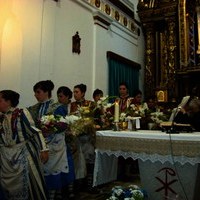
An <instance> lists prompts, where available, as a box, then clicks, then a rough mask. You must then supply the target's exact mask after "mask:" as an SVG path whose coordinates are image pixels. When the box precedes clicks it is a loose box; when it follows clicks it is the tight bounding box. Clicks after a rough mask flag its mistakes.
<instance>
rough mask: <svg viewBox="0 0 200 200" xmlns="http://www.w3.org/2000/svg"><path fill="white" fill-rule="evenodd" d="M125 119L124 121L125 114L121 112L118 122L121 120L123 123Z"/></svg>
mask: <svg viewBox="0 0 200 200" xmlns="http://www.w3.org/2000/svg"><path fill="white" fill-rule="evenodd" d="M125 119H126V113H124V112H122V113H121V114H120V120H121V121H124V120H125Z"/></svg>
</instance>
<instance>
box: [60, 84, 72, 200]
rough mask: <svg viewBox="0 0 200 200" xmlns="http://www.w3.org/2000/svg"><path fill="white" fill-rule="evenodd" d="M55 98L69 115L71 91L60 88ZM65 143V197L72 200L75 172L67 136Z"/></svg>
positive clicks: (64, 87) (70, 145) (63, 87)
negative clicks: (66, 169) (66, 183)
mask: <svg viewBox="0 0 200 200" xmlns="http://www.w3.org/2000/svg"><path fill="white" fill-rule="evenodd" d="M57 98H58V102H59V103H60V104H61V105H62V107H63V108H64V110H65V111H66V115H69V113H70V107H71V98H72V91H71V90H70V89H69V88H68V87H66V86H61V87H59V88H58V90H57ZM68 124H70V123H68ZM65 141H66V145H67V158H68V163H69V173H68V178H67V180H68V185H67V196H68V199H72V198H74V196H75V195H74V180H75V171H74V161H73V157H72V151H73V145H72V144H71V143H72V142H71V141H70V137H69V136H68V135H66V138H65Z"/></svg>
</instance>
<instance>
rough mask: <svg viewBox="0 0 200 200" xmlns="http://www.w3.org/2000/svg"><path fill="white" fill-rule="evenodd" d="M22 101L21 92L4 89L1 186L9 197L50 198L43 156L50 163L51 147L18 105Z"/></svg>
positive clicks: (19, 199) (26, 199) (0, 129)
mask: <svg viewBox="0 0 200 200" xmlns="http://www.w3.org/2000/svg"><path fill="white" fill-rule="evenodd" d="M18 103H19V94H18V93H16V92H14V91H11V90H3V91H1V92H0V112H2V113H1V114H0V174H1V178H0V188H1V190H2V192H3V196H4V197H3V198H5V199H7V200H35V199H37V200H46V199H47V196H46V194H47V192H46V189H45V182H44V177H43V169H42V163H41V160H40V157H41V159H42V161H43V162H46V161H47V159H48V153H47V152H48V150H47V148H46V144H45V140H44V137H43V135H42V133H41V132H40V131H39V130H38V129H36V128H34V127H33V126H32V125H33V124H34V122H33V120H32V119H31V116H30V114H29V112H28V111H27V110H26V109H23V110H22V109H19V108H16V106H17V105H18Z"/></svg>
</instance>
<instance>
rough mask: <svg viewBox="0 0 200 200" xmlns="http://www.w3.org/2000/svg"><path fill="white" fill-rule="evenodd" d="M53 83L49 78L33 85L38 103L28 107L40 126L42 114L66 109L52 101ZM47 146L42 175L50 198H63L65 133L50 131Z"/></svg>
mask: <svg viewBox="0 0 200 200" xmlns="http://www.w3.org/2000/svg"><path fill="white" fill-rule="evenodd" d="M53 88H54V84H53V82H52V81H50V80H46V81H40V82H38V83H36V84H35V85H34V87H33V90H34V92H35V97H36V99H37V101H38V103H37V104H36V105H34V106H31V107H29V111H30V113H31V114H32V116H33V119H34V120H35V122H36V124H37V125H38V127H39V128H40V123H39V122H40V119H41V117H42V116H43V115H50V114H54V115H61V116H66V110H65V109H64V108H63V106H61V105H60V104H59V103H54V101H53V99H51V93H52V90H53ZM46 141H47V144H48V148H49V160H48V162H47V163H45V164H44V166H43V167H44V175H45V180H46V183H47V187H48V190H49V194H50V200H51V199H52V200H53V199H55V198H56V199H59V198H60V199H64V198H65V197H62V195H63V194H64V193H62V189H64V188H65V187H66V186H67V184H68V173H69V166H68V159H67V146H66V143H65V133H64V132H62V133H56V134H55V133H52V134H50V135H49V136H47V137H46Z"/></svg>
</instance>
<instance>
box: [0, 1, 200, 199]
mask: <svg viewBox="0 0 200 200" xmlns="http://www.w3.org/2000/svg"><path fill="white" fill-rule="evenodd" d="M199 77H200V0H28V1H27V0H6V1H5V0H0V98H1V91H3V90H13V91H16V92H17V93H19V94H20V101H19V107H20V108H23V109H25V108H27V109H28V110H29V108H30V106H31V105H33V104H36V103H37V101H36V99H37V97H36V93H35V92H36V91H37V90H36V89H35V86H36V85H35V84H36V83H37V82H38V83H39V82H40V81H43V80H44V81H46V80H50V81H52V82H53V83H54V90H52V98H53V99H57V94H58V93H57V92H56V91H57V89H58V88H59V87H61V86H67V87H69V88H70V89H71V90H72V93H73V95H72V102H73V101H75V100H76V98H75V96H74V95H75V88H76V86H78V84H85V85H86V86H87V89H85V91H84V95H85V96H84V98H85V99H87V100H88V102H89V101H93V97H94V93H93V92H94V91H95V90H96V89H100V90H101V91H102V96H101V97H103V96H106V97H116V96H119V93H120V92H119V89H120V87H121V85H123V86H125V87H126V89H128V95H129V96H128V97H133V98H130V99H128V100H130V102H128V101H127V99H126V106H127V108H128V106H129V107H131V105H132V102H134V98H135V97H136V95H138V94H139V95H141V101H142V102H149V104H148V103H147V104H148V106H149V108H150V106H151V105H150V103H151V102H150V101H151V100H152V101H155V102H156V104H157V106H158V107H159V111H157V110H156V111H155V113H156V112H159V113H161V112H163V113H164V112H166V113H167V112H168V111H169V110H170V112H171V113H172V114H171V113H170V115H171V117H170V118H169V117H168V121H170V125H166V126H167V127H168V129H167V128H166V127H165V126H164V125H163V127H164V128H163V127H162V131H161V128H160V126H159V128H158V126H156V128H155V123H154V124H153V125H152V123H149V122H148V123H147V122H145V123H144V121H143V120H142V117H143V115H142V114H144V113H142V112H143V111H141V110H140V111H139V112H140V114H141V113H142V114H141V116H139V118H138V115H135V113H134V114H133V115H132V116H131V117H132V118H127V121H126V122H127V124H126V125H127V127H126V128H127V129H128V130H129V132H130V133H127V137H126V138H125V136H124V134H125V133H124V132H125V131H124V130H125V128H123V125H122V123H120V124H119V118H120V116H119V112H122V110H120V111H119V110H117V109H121V107H120V108H118V107H117V106H121V104H120V103H119V102H120V100H119V102H117V103H119V104H120V105H118V104H117V103H116V102H114V103H113V102H112V103H113V105H114V106H113V109H110V110H109V111H110V112H111V113H112V114H113V116H112V117H113V121H112V123H110V124H112V134H113V135H112V134H111V133H108V127H107V126H105V127H104V126H103V125H102V124H101V125H100V126H98V128H97V130H96V131H97V132H98V135H96V136H95V137H96V139H98V140H99V141H97V143H96V144H95V145H94V146H95V148H96V149H95V153H96V154H95V155H96V157H95V164H94V163H93V168H92V169H93V170H94V174H95V177H96V178H95V179H94V177H93V179H92V181H93V187H94V188H95V190H94V191H90V192H85V191H82V190H80V191H78V189H77V191H78V192H77V193H78V196H77V195H76V194H75V195H73V197H72V198H70V197H69V195H68V197H67V198H66V199H68V200H69V199H74V200H76V199H77V200H78V199H81V200H90V199H91V200H93V199H97V200H114V199H116V200H118V199H119V200H129V199H130V200H132V198H133V197H132V198H131V197H129V198H128V197H127V198H125V196H124V198H122V197H121V196H120V195H121V194H120V195H119V196H114V197H113V198H112V197H109V194H112V195H113V193H114V192H115V190H113V189H112V188H113V187H115V186H116V185H120V184H122V185H123V187H127V186H128V185H138V186H139V187H142V188H144V191H142V192H143V196H142V197H135V198H133V199H135V200H148V199H149V200H161V199H165V200H167V199H176V200H199V199H200V194H199V192H197V191H198V189H197V186H199V184H200V183H199V181H198V180H197V179H198V178H197V177H198V175H199V174H200V170H199V167H198V166H199V162H200V159H199V157H200V156H199V152H200V151H199V150H200V149H199V148H200V147H199V146H200V145H199V142H200V137H199V136H198V134H196V132H195V131H194V129H195V128H196V129H195V130H196V131H200V104H199V98H200V78H199ZM122 83H124V84H122ZM125 83H126V84H127V85H128V87H127V85H126V84H125ZM34 85H35V86H34ZM79 86H80V85H79ZM86 90H87V92H86ZM136 91H139V93H135V92H136ZM35 97H36V99H35ZM187 97H188V98H187ZM189 98H190V100H189ZM194 98H195V101H196V99H197V100H198V102H197V104H195V105H197V106H198V109H199V110H198V115H193V114H192V115H191V116H192V118H191V119H188V118H185V116H181V118H180V119H178V120H180V121H178V120H177V121H175V117H176V116H177V114H178V113H179V111H180V110H181V109H182V108H181V106H182V107H183V104H184V109H185V110H184V112H187V109H189V108H188V107H187V106H189V103H190V102H191V101H192V100H191V99H194ZM135 99H136V98H135ZM37 100H38V99H37ZM109 100H110V99H109ZM184 100H185V101H186V100H187V102H186V103H185V102H184ZM188 102H189V103H188ZM0 104H1V103H0ZM116 104H117V106H116ZM90 105H91V104H90V103H89V106H90ZM102 105H103V104H102ZM87 106H88V105H87ZM84 107H86V106H85V105H84ZM136 107H137V106H136ZM158 107H157V108H158ZM194 107H195V106H194ZM194 107H192V108H194ZM131 108H132V109H133V107H131ZM195 108H196V107H195ZM195 108H194V109H195ZM70 109H72V104H71V107H70ZM134 109H135V108H134ZM30 110H31V109H30ZM30 110H29V111H30ZM31 111H32V110H31ZM31 111H30V113H31ZM95 111H96V110H95ZM123 111H124V110H123ZM134 111H135V110H134ZM80 112H81V111H80ZM117 112H118V114H116V113H117ZM173 112H174V113H173ZM1 113H3V114H2V116H3V115H4V112H3V111H2V110H1V108H0V135H1V134H3V132H1V131H2V130H3V129H2V127H3V125H2V124H3V122H2V121H1ZM130 113H131V112H130ZM130 113H129V114H130ZM163 113H162V114H163ZM166 113H165V114H166ZM68 114H69V112H68ZM97 114H98V113H97ZM145 114H147V113H146V111H145ZM167 114H169V113H167ZM167 114H166V115H167ZM184 114H185V113H184ZM31 115H32V114H31ZM149 116H151V117H152V115H151V114H149ZM194 116H195V117H194ZM106 117H107V116H106ZM156 117H157V116H156ZM106 119H107V118H106ZM138 119H139V120H140V125H138V124H137V123H138ZM145 119H147V117H146V118H145ZM170 119H171V120H170ZM2 120H4V118H3V117H2ZM33 120H34V119H33ZM104 120H105V119H104ZM131 120H132V121H131ZM134 120H135V121H134ZM148 120H149V118H148ZM188 120H192V121H191V124H190V125H192V126H193V125H194V127H195V128H194V129H191V126H190V125H188V124H189V123H190V122H189V121H188ZM165 121H167V120H165ZM168 121H167V122H168ZM104 122H105V121H104ZM129 122H131V123H132V124H131V128H130V129H129ZM11 123H12V120H11ZM156 123H157V122H156ZM175 123H179V124H181V125H180V126H182V127H183V128H182V129H181V131H183V132H184V134H185V135H183V138H182V135H181V134H174V133H179V130H178V131H177V130H175V129H174V127H175ZM183 124H185V125H183ZM1 125H2V126H1ZM98 125H99V124H98ZM119 125H120V126H122V127H120V128H122V129H120V128H119ZM133 126H135V127H133ZM150 126H151V128H149V127H150ZM189 126H190V127H189ZM102 127H103V128H102ZM137 127H139V128H137ZM152 127H153V128H152ZM177 127H178V125H177ZM188 127H189V128H188ZM37 128H38V127H37ZM101 128H102V129H101ZM143 128H144V129H145V131H150V132H147V133H146V132H144V133H145V134H146V135H145V136H141V137H140V131H142V129H143ZM154 128H155V129H154ZM165 128H166V129H165ZM178 128H179V127H178ZM136 129H140V130H139V131H138V130H137V131H136ZM147 129H153V130H147ZM158 129H159V134H160V133H163V132H165V131H166V133H168V134H165V135H164V136H163V137H164V139H163V138H161V137H160V136H158V135H159V134H158V132H157V131H158ZM119 130H120V131H119ZM130 130H131V131H130ZM191 130H192V131H191ZM104 131H105V132H104ZM123 131H124V132H123ZM151 131H154V132H155V133H156V134H155V133H151ZM181 131H180V132H181ZM193 131H194V132H195V133H194V137H192V136H191V135H190V134H193V133H191V132H193ZM118 132H119V134H118V135H117V133H118ZM133 133H134V134H135V136H133V137H134V140H133V138H132V135H133ZM177 135H178V136H177ZM104 137H105V138H104ZM112 137H113V138H114V139H116V141H113V139H112ZM141 138H142V139H141ZM155 138H156V139H155ZM106 139H108V141H107V140H106ZM140 140H141V141H140ZM148 140H150V142H149V141H148ZM168 140H169V142H168ZM2 141H3V140H1V137H0V171H1V162H2V161H1V154H2V153H1V142H2ZM123 141H124V143H123ZM155 141H156V142H155ZM163 141H165V142H166V141H167V142H166V143H165V142H163ZM186 141H188V143H187V142H186ZM131 142H134V143H133V144H134V145H132V143H131ZM154 142H155V144H154ZM79 145H80V144H79ZM81 145H82V144H81ZM167 145H168V146H167ZM198 145H199V146H198ZM132 146H134V147H132ZM141 146H142V147H144V148H142V147H141ZM117 147H118V148H121V149H117ZM109 148H110V149H109ZM132 148H133V149H134V150H132ZM141 149H142V150H141ZM156 149H157V150H156ZM81 151H82V150H81ZM141 151H144V152H142V153H141ZM113 152H114V153H113ZM127 152H128V153H127ZM166 152H168V154H169V155H171V157H170V156H169V155H168V154H167V153H166ZM169 152H170V153H169ZM2 155H3V154H2ZM114 155H115V156H114ZM150 155H153V156H154V157H153V156H152V157H151V156H150ZM157 155H159V156H160V157H159V156H158V158H157V157H156V156H157ZM103 156H104V157H103ZM109 156H110V157H112V156H113V157H112V161H111V160H109ZM145 156H146V157H145ZM117 158H118V159H117ZM131 158H134V159H131ZM103 159H105V160H103ZM156 159H159V161H160V162H159V161H157V160H156ZM167 159H169V162H168V160H167ZM133 160H134V161H133ZM152 160H153V161H152ZM166 160H167V161H166ZM185 160H186V161H185ZM150 161H152V162H150ZM84 162H85V161H84ZM159 163H162V164H163V163H167V167H166V166H162V167H160V165H159ZM175 163H176V164H175ZM82 164H83V163H82ZM82 164H81V165H82ZM90 164H91V163H89V164H88V163H86V165H87V166H90ZM101 164H102V166H101ZM106 164H107V166H106ZM108 166H109V167H108ZM116 166H117V167H116ZM79 167H80V166H79ZM103 167H105V168H103ZM161 168H162V169H161ZM105 169H106V170H107V172H105V171H103V170H105ZM147 169H149V171H148V172H147ZM188 169H189V170H188ZM95 170H96V171H95ZM98 170H99V171H98ZM109 170H110V171H109ZM153 170H154V171H156V170H157V171H156V172H155V173H156V174H154V175H153V178H154V179H155V181H154V182H153V183H152V184H151V187H150V189H147V188H146V186H147V185H148V183H150V181H151V180H150V178H149V176H150V175H149V174H151V173H152V174H153V173H154V172H153ZM163 170H165V171H163ZM178 170H180V173H178ZM141 171H144V172H142V173H143V174H142V175H141ZM188 171H190V173H191V174H190V173H188ZM193 171H195V173H192V172H193ZM92 173H93V172H92ZM104 173H105V174H104ZM161 173H163V174H162V175H160V174H161ZM164 173H165V174H164ZM116 174H117V175H116ZM158 174H159V175H158ZM179 175H180V176H179ZM184 175H186V178H185V177H184ZM189 176H190V177H189ZM113 177H114V178H113ZM188 177H189V178H188ZM168 178H169V179H168ZM161 179H162V180H161ZM156 181H157V182H158V183H159V184H160V185H161V186H160V188H159V186H157V185H156V187H154V186H155V185H154V183H155V182H156ZM192 181H193V182H194V183H193V182H192ZM190 182H191V184H190ZM143 183H144V185H143ZM174 183H175V184H177V185H176V186H174V188H173V186H172V187H171V186H170V185H171V184H172V185H173V184H174ZM179 183H180V184H179ZM79 184H80V183H79V182H78V183H77V185H78V186H77V188H79V187H82V186H80V185H79ZM162 184H163V187H162ZM184 184H186V185H190V186H188V188H187V189H186V187H185V186H184ZM149 185H150V184H149ZM1 187H2V188H3V186H1V181H0V200H9V198H5V196H4V197H3V196H2V197H1ZM131 187H132V186H131ZM134 187H135V186H134ZM177 188H178V189H177ZM79 189H80V188H79ZM115 189H116V190H117V189H119V188H115ZM129 189H130V188H129ZM134 189H135V188H134ZM190 190H192V192H191V193H190ZM113 191H114V192H113ZM152 191H153V192H152ZM79 192H80V193H79ZM122 193H123V195H125V193H127V191H122ZM152 193H155V196H154V194H152ZM188 193H189V194H188ZM158 194H159V195H160V196H159V195H158ZM116 195H117V194H116ZM118 197H119V198H118ZM10 199H11V198H10ZM13 199H14V200H15V198H13ZM41 199H42V198H41ZM47 199H48V200H53V198H51V197H49V198H47ZM56 199H58V200H59V199H62V198H59V197H56V198H54V200H56ZM66 199H65V198H63V200H66ZM16 200H18V199H17V198H16ZM19 200H22V199H20V198H19ZM24 200H26V199H24ZM27 200H28V199H27ZM30 200H32V199H31V198H30ZM38 200H39V199H38ZM44 200H45V198H44Z"/></svg>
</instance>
